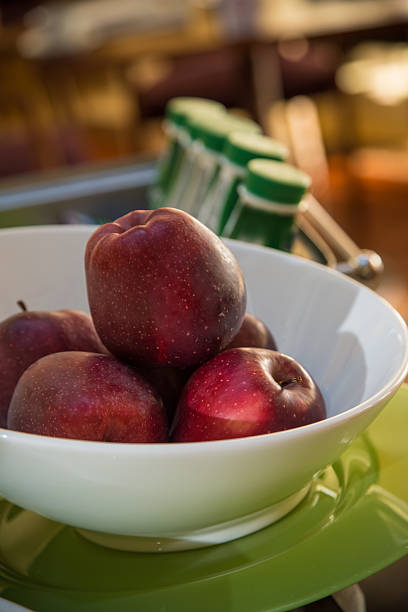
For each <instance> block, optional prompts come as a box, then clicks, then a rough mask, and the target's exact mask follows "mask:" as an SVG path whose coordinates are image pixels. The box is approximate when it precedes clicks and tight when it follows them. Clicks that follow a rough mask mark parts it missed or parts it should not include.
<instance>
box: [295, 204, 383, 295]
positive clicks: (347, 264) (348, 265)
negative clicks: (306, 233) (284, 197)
mask: <svg viewBox="0 0 408 612" xmlns="http://www.w3.org/2000/svg"><path fill="white" fill-rule="evenodd" d="M302 222H303V224H304V222H306V224H310V225H311V226H312V227H313V229H314V230H316V231H317V233H318V235H319V236H320V237H321V238H322V239H323V241H324V242H325V243H326V245H328V247H329V248H330V249H331V250H332V251H333V252H334V253H335V254H336V256H337V257H336V262H338V261H339V262H340V263H335V264H334V265H333V264H331V262H330V261H328V265H332V267H335V268H336V269H337V270H339V271H340V272H342V273H343V274H347V275H348V276H351V277H353V278H356V279H357V280H360V281H362V282H364V283H370V284H371V283H373V282H376V281H377V280H378V278H379V277H380V276H381V274H382V272H383V271H384V264H383V261H382V259H381V257H380V255H378V253H376V252H375V251H371V250H366V249H360V248H359V247H358V246H357V245H356V243H355V242H353V240H352V239H351V238H350V237H349V236H348V235H347V234H346V233H345V231H344V230H343V229H342V228H341V227H340V225H338V223H336V221H335V220H334V219H333V217H331V216H330V215H329V213H328V212H327V211H326V210H325V209H324V208H323V206H321V204H319V202H318V201H317V200H316V198H315V197H314V196H312V195H311V194H309V195H308V196H307V197H306V198H305V206H304V207H303V208H302V210H301V211H300V212H299V224H300V225H301V226H302Z"/></svg>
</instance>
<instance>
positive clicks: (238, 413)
mask: <svg viewBox="0 0 408 612" xmlns="http://www.w3.org/2000/svg"><path fill="white" fill-rule="evenodd" d="M325 417H326V408H325V402H324V399H323V396H322V394H321V392H320V390H319V388H318V387H317V385H316V383H315V382H314V380H313V379H312V377H311V376H310V375H309V374H308V373H307V372H306V370H305V369H304V368H303V367H302V366H301V365H300V364H299V363H297V362H296V361H295V360H294V359H292V358H291V357H289V356H287V355H284V354H282V353H279V352H278V351H272V350H266V349H256V348H235V349H230V350H227V351H224V352H223V353H220V354H219V355H217V356H216V357H214V358H213V359H211V360H210V361H208V362H207V363H205V364H204V365H202V366H201V367H199V368H198V369H197V370H196V371H195V372H194V374H193V375H192V376H191V378H190V379H189V381H188V382H187V384H186V386H185V388H184V390H183V393H182V396H181V399H180V402H179V404H178V407H177V411H176V416H175V419H174V422H173V426H172V432H171V441H173V442H199V441H205V440H223V439H228V438H240V437H246V436H255V435H259V434H266V433H272V432H275V431H281V430H284V429H290V428H293V427H300V426H302V425H308V424H310V423H314V422H316V421H320V420H322V419H324V418H325Z"/></svg>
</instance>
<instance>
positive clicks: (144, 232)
mask: <svg viewBox="0 0 408 612" xmlns="http://www.w3.org/2000/svg"><path fill="white" fill-rule="evenodd" d="M85 267H86V277H87V287H88V298H89V305H90V308H91V313H92V317H93V320H94V323H95V327H96V329H97V331H98V334H99V335H100V337H101V339H102V342H103V343H104V344H105V346H106V347H107V348H108V349H109V351H111V353H112V354H114V355H116V356H117V357H119V358H121V359H124V360H125V361H129V362H131V363H134V364H141V365H148V366H158V365H170V366H176V367H185V366H190V365H194V364H198V363H202V362H203V361H206V360H207V359H209V358H211V357H212V356H214V355H216V354H217V353H218V352H219V351H220V350H222V349H224V348H225V347H226V346H227V344H228V343H229V342H230V341H231V340H232V338H233V337H234V336H235V335H236V333H237V332H238V330H239V328H240V327H241V324H242V320H243V317H244V314H245V306H246V290H245V283H244V280H243V277H242V274H241V271H240V268H239V266H238V263H237V262H236V260H235V258H234V256H233V255H232V253H231V252H230V251H229V249H228V248H227V247H226V246H225V245H224V244H223V242H222V241H221V240H220V239H219V238H218V237H217V236H216V235H215V234H214V233H213V232H211V231H210V230H209V229H208V228H206V227H205V226H204V225H202V224H201V223H200V222H199V221H197V220H196V219H194V218H193V217H191V216H190V215H188V214H187V213H185V212H183V211H181V210H175V209H172V208H161V209H158V210H154V211H145V210H137V211H134V212H131V213H129V214H127V215H125V216H124V217H121V218H120V219H117V221H115V222H114V223H107V224H105V225H103V226H101V227H100V228H98V229H97V230H96V231H95V232H94V234H93V235H92V236H91V237H90V239H89V241H88V245H87V249H86V256H85Z"/></svg>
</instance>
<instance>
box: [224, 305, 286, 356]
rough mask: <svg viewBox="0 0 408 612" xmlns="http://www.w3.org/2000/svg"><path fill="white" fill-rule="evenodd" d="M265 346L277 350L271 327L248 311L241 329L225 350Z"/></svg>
mask: <svg viewBox="0 0 408 612" xmlns="http://www.w3.org/2000/svg"><path fill="white" fill-rule="evenodd" d="M245 347H248V348H249V347H253V348H265V349H271V350H272V351H276V342H275V339H274V337H273V336H272V334H271V332H270V330H269V328H268V327H267V326H266V325H265V323H264V322H263V321H261V319H258V317H255V316H254V315H252V314H249V313H248V312H247V313H246V315H245V317H244V320H243V322H242V325H241V329H240V330H239V332H238V333H237V335H236V336H235V338H233V339H232V341H231V342H230V343H229V345H228V346H227V347H226V349H225V350H228V349H231V348H245Z"/></svg>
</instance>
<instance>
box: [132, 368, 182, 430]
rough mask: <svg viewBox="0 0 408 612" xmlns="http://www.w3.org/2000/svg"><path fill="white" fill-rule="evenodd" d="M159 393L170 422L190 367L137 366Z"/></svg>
mask: <svg viewBox="0 0 408 612" xmlns="http://www.w3.org/2000/svg"><path fill="white" fill-rule="evenodd" d="M138 370H139V372H140V373H141V374H142V376H143V377H144V378H146V380H148V381H149V382H150V383H151V384H152V385H153V387H154V388H155V389H156V391H157V392H158V394H159V395H160V397H161V399H162V401H163V404H164V407H165V408H166V412H167V417H168V419H169V423H171V422H172V420H173V418H174V414H175V412H176V408H177V405H178V402H179V399H180V397H181V393H182V391H183V388H184V385H185V384H186V382H187V380H188V379H189V377H190V376H191V374H192V373H193V370H192V368H187V369H179V368H174V367H172V366H158V367H155V368H154V367H142V366H140V367H138Z"/></svg>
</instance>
